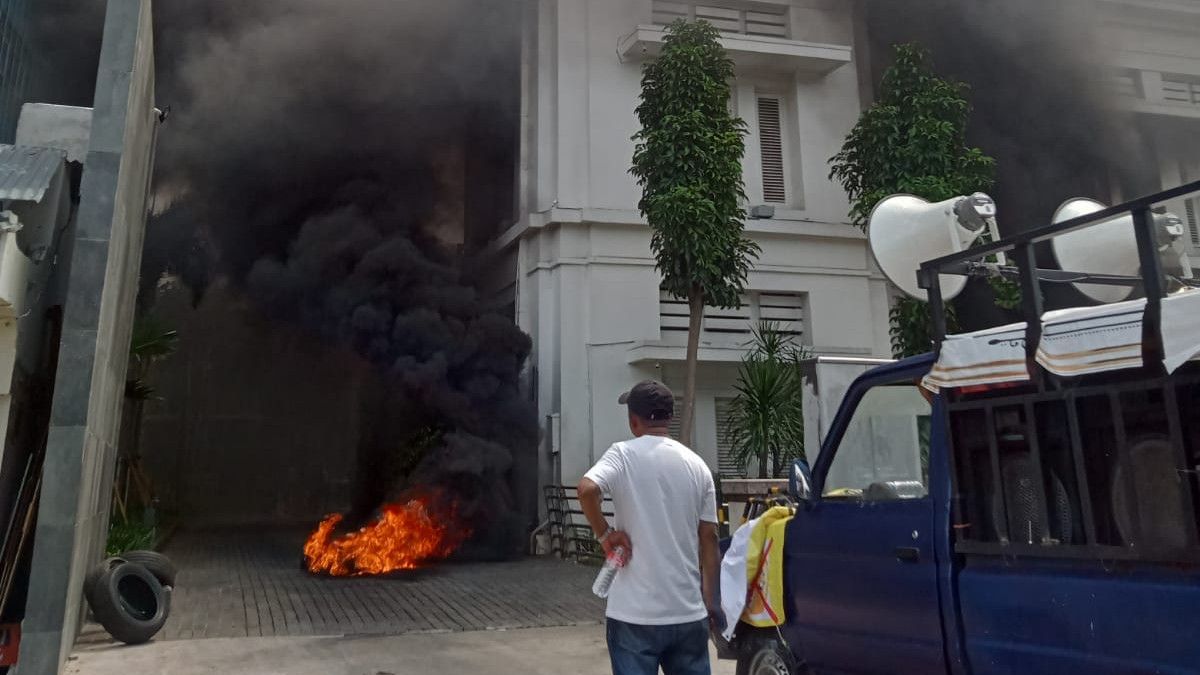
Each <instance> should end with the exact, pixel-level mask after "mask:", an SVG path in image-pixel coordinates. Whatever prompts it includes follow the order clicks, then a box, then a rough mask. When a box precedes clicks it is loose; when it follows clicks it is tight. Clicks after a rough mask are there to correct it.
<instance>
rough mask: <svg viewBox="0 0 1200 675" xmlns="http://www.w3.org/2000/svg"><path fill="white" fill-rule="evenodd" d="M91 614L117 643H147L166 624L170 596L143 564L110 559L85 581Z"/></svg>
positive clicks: (94, 570) (85, 590)
mask: <svg viewBox="0 0 1200 675" xmlns="http://www.w3.org/2000/svg"><path fill="white" fill-rule="evenodd" d="M84 593H85V595H86V597H87V601H88V605H89V606H90V607H91V608H92V614H93V615H94V616H95V617H96V621H97V622H99V624H100V625H101V626H103V627H104V630H106V631H108V634H109V635H111V636H113V638H115V639H116V640H118V641H120V642H124V643H125V644H130V645H136V644H142V643H144V642H148V641H149V640H150V639H151V638H153V637H154V636H155V635H156V634H157V633H158V631H160V630H162V627H163V625H164V624H166V622H167V614H168V613H169V612H170V604H171V593H170V591H169V590H168V589H167V588H164V587H163V585H162V584H161V583H159V581H158V579H157V578H155V576H154V575H153V574H151V573H150V571H149V570H147V569H146V568H145V567H143V566H142V565H139V564H137V563H133V562H129V561H127V560H124V559H122V558H109V559H108V560H105V561H104V562H103V563H101V564H100V565H99V566H97V567H96V568H95V569H93V570H92V571H91V572H90V573H89V574H88V576H87V579H86V580H85V581H84Z"/></svg>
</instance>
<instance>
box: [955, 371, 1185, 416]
mask: <svg viewBox="0 0 1200 675" xmlns="http://www.w3.org/2000/svg"><path fill="white" fill-rule="evenodd" d="M1166 382H1174V383H1175V384H1176V385H1178V386H1187V385H1195V384H1200V377H1181V376H1180V375H1179V374H1178V373H1176V374H1174V375H1170V376H1159V377H1154V378H1146V379H1138V380H1134V381H1130V382H1125V383H1121V384H1095V385H1086V386H1079V387H1073V388H1072V389H1071V393H1072V394H1073V395H1074V396H1076V397H1077V398H1084V397H1088V396H1107V395H1108V394H1109V393H1111V392H1113V391H1118V392H1123V393H1124V392H1136V391H1149V390H1151V389H1159V388H1161V387H1162V386H1163V384H1164V383H1166ZM1062 397H1063V393H1062V392H1060V391H1032V392H1026V393H1023V394H1013V395H1009V396H996V397H992V398H980V399H973V400H968V401H953V402H949V403H947V404H946V408H947V409H948V410H949V411H951V412H960V411H964V410H981V409H983V408H987V407H991V406H1005V405H1019V404H1022V403H1024V402H1025V401H1026V400H1030V401H1033V402H1035V403H1037V402H1041V401H1056V400H1060V399H1061V398H1062Z"/></svg>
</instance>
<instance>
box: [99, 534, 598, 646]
mask: <svg viewBox="0 0 1200 675" xmlns="http://www.w3.org/2000/svg"><path fill="white" fill-rule="evenodd" d="M305 534H306V533H305V532H303V531H296V530H290V531H287V530H245V529H243V530H236V531H212V532H181V533H179V534H177V535H176V536H175V537H174V538H173V539H172V540H171V542H170V543H169V544H168V546H167V549H166V551H165V552H166V553H167V554H168V555H170V556H171V558H172V560H173V561H174V562H175V563H176V564H177V565H178V566H179V568H180V575H179V579H178V582H177V588H176V589H175V594H174V597H173V600H172V611H171V618H170V620H169V621H168V622H167V625H166V628H165V629H164V630H163V632H162V633H161V634H160V635H159V638H158V639H160V640H180V639H191V638H214V637H255V636H275V635H278V636H305V635H399V634H403V633H414V632H432V631H468V630H484V629H497V628H532V627H546V626H574V625H582V624H593V623H598V622H600V621H602V620H603V618H604V605H603V601H601V600H599V599H598V598H596V597H595V596H593V595H592V593H591V582H592V579H593V577H594V575H595V569H594V568H589V567H582V566H578V565H574V564H571V563H566V562H561V561H559V560H556V559H542V558H529V559H525V560H521V561H516V562H509V563H470V564H447V565H440V566H436V567H433V568H430V569H426V570H416V571H414V572H412V573H409V574H400V575H396V576H393V577H388V578H378V579H372V578H365V579H330V578H325V577H314V576H312V575H310V574H308V573H307V572H305V571H303V570H302V569H301V567H300V550H301V546H302V544H303V541H304V537H305ZM96 630H98V629H93V630H91V631H89V632H88V634H87V635H85V636H84V641H85V642H87V641H89V639H91V640H96V639H102V638H101V636H99V635H97V634H96Z"/></svg>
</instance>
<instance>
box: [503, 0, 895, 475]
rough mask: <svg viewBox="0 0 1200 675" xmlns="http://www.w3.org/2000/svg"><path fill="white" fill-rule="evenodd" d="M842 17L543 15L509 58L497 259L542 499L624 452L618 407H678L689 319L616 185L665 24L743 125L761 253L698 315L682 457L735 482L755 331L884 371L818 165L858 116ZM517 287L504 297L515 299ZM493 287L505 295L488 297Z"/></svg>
mask: <svg viewBox="0 0 1200 675" xmlns="http://www.w3.org/2000/svg"><path fill="white" fill-rule="evenodd" d="M854 7H855V3H848V2H841V1H833V0H764V1H757V2H742V1H740V0H702V1H700V2H667V1H665V0H557V1H553V0H541V1H540V2H533V3H531V4H530V6H529V10H528V15H527V17H526V36H525V43H524V47H523V59H522V60H523V65H524V68H523V75H522V140H521V151H520V169H521V170H520V172H519V180H518V182H519V186H518V199H517V201H518V205H517V217H516V221H517V222H516V224H515V225H513V226H511V227H509V228H507V229H506V230H505V231H503V232H502V233H500V234H499V235H498V236H497V237H496V239H495V240H494V241H493V244H492V245H493V247H494V248H495V249H496V250H497V251H499V252H501V253H502V256H501V257H502V259H503V261H504V263H503V265H501V271H502V273H501V274H500V277H503V278H505V279H507V280H508V281H509V282H511V283H509V284H508V288H507V291H506V293H507V296H508V297H509V298H511V301H512V303H513V305H514V306H515V313H516V316H517V320H518V322H519V324H520V326H521V327H522V328H523V329H524V330H525V331H527V332H528V333H529V334H530V335H531V336H532V338H533V342H534V356H533V359H532V368H531V369H530V375H531V379H532V382H531V385H532V387H533V389H534V391H535V392H536V396H537V400H538V405H539V411H540V413H541V414H542V415H543V418H544V419H545V431H546V433H545V434H544V437H545V443H544V445H543V448H542V449H541V451H540V458H539V467H538V477H539V482H540V483H541V484H548V483H559V482H565V483H571V482H573V481H575V480H577V479H578V478H579V476H580V475H582V473H583V472H584V471H585V470H586V469H587V468H588V467H589V466H590V464H591V463H592V462H593V461H595V460H596V459H597V458H598V457H599V455H600V454H601V453H602V452H603V451H604V449H605V448H606V447H607V446H608V445H609V444H611V443H612V442H614V441H617V440H620V439H622V438H624V437H627V435H628V426H627V421H626V419H625V413H624V410H623V409H622V408H621V407H619V406H618V405H617V402H616V401H617V396H618V395H619V394H620V392H621V391H623V390H624V389H626V388H627V387H629V386H630V384H632V383H634V382H636V381H639V380H642V379H645V378H658V379H661V380H663V381H664V382H666V383H667V384H668V385H670V386H671V387H673V388H674V389H675V390H676V391H677V392H680V393H681V392H682V390H683V377H684V375H683V360H684V350H685V344H686V336H687V335H686V325H687V307H686V304H684V303H681V302H679V301H677V300H674V299H672V298H670V297H667V296H666V295H664V294H663V293H661V292H660V290H659V286H660V277H659V275H658V273H657V272H656V270H655V268H654V260H653V257H652V255H651V252H650V246H649V240H650V232H649V229H648V227H647V225H646V223H645V221H644V219H643V218H642V217H641V215H640V214H639V212H638V210H637V202H638V199H639V197H640V188H639V187H638V186H637V184H636V183H635V181H634V178H633V176H631V175H630V173H629V167H630V164H631V159H632V156H633V149H634V145H633V142H632V140H631V137H632V136H633V135H634V133H635V132H636V131H637V130H638V122H637V119H636V116H635V113H634V109H635V107H636V105H637V103H638V98H639V94H640V79H641V65H642V63H643V62H644V60H645V59H647V58H652V57H653V56H654V55H655V54H656V53H657V51H658V50H659V48H660V47H661V45H662V42H663V36H664V27H665V26H666V25H667V24H669V23H670V22H671V21H672V20H674V19H675V18H678V17H688V18H703V19H707V20H709V21H710V22H712V23H713V24H714V25H716V26H717V27H718V28H719V29H720V30H721V31H722V33H723V41H724V43H725V47H726V48H727V50H728V52H729V54H730V56H731V57H732V59H733V60H734V62H735V64H736V68H737V75H736V82H735V83H734V96H733V101H731V105H732V107H733V108H734V109H735V110H736V112H737V114H738V115H740V116H741V117H742V118H743V119H745V120H746V121H747V123H748V126H749V135H748V136H747V138H746V155H745V160H744V166H745V185H746V193H747V195H748V197H749V203H748V204H747V208H748V210H750V211H752V212H753V214H754V216H757V217H750V218H748V219H747V221H746V231H747V234H748V236H750V237H751V238H753V239H754V240H755V241H756V242H758V243H759V245H760V246H761V247H762V255H761V257H760V258H759V260H758V261H757V263H756V264H755V266H754V268H753V271H752V273H751V275H750V279H749V283H748V285H747V292H746V295H745V297H744V298H743V300H744V304H743V306H742V308H741V309H739V310H728V311H726V310H714V309H710V310H708V311H707V312H706V316H705V319H704V325H703V335H702V338H701V345H700V365H699V374H698V385H697V393H696V426H695V436H694V438H695V440H694V443H693V445H694V446H695V450H696V451H697V452H698V453H700V454H701V455H702V456H703V457H704V458H705V459H706V460H707V461H708V463H709V465H710V466H711V467H712V468H713V469H714V471H715V472H716V471H719V472H721V473H724V474H730V473H735V472H736V467H734V466H732V464H731V462H729V460H728V457H727V456H726V453H725V449H724V443H723V437H724V434H723V433H722V428H723V426H724V417H725V410H726V409H727V406H728V403H729V401H730V399H731V398H732V396H733V394H734V389H733V387H734V384H735V382H736V371H737V364H738V362H739V360H740V358H741V356H742V354H743V353H744V348H745V345H746V343H747V341H748V340H749V338H750V328H751V326H752V325H753V324H754V323H755V322H756V321H757V320H758V319H760V318H764V319H774V320H776V321H779V322H780V323H781V324H782V325H783V326H785V327H786V328H788V329H789V330H792V331H794V332H795V333H796V335H797V338H798V342H799V343H800V344H803V345H804V346H806V347H807V348H808V349H810V350H811V351H812V352H813V353H814V354H831V355H844V356H887V355H888V354H889V353H890V350H889V346H888V335H887V312H888V306H889V305H888V303H889V291H888V287H887V284H886V281H885V279H884V278H883V277H882V275H880V274H879V272H878V271H877V270H876V269H875V267H874V263H873V261H872V258H871V254H870V251H869V250H868V247H867V242H866V238H865V236H864V235H863V234H862V233H861V232H860V231H859V230H858V229H857V228H855V227H853V226H851V225H849V224H848V222H847V211H848V201H847V198H846V195H845V193H844V191H843V190H842V189H841V187H840V186H839V185H837V184H836V183H834V182H832V181H831V180H830V179H829V178H828V174H829V168H828V160H829V158H830V157H831V156H832V155H834V154H835V153H836V152H837V151H838V149H839V147H840V145H841V143H842V140H843V139H844V137H845V136H846V134H847V133H848V132H849V130H850V129H851V128H852V126H853V125H854V123H855V121H856V120H857V117H858V115H859V112H860V110H861V107H862V103H863V100H862V96H861V87H860V76H859V68H858V61H859V59H858V57H857V54H856V49H855V45H856V43H857V42H858V41H859V40H858V36H857V35H856V26H857V25H860V22H858V21H856V17H855V15H854ZM514 279H515V281H514ZM497 285H503V284H502V283H501V282H498V284H497Z"/></svg>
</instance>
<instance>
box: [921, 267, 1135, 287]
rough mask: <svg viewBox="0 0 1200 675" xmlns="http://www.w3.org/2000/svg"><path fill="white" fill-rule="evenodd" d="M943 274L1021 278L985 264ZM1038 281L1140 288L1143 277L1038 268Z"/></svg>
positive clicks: (1015, 269)
mask: <svg viewBox="0 0 1200 675" xmlns="http://www.w3.org/2000/svg"><path fill="white" fill-rule="evenodd" d="M941 273H942V274H954V275H958V276H964V277H979V278H985V279H986V278H989V277H997V276H998V277H1003V278H1005V279H1017V280H1019V279H1020V278H1021V269H1020V268H1019V267H1015V266H1013V265H995V264H992V263H983V262H973V261H972V262H961V263H955V264H953V265H947V266H946V267H945V268H943V269H942V270H941ZM1037 278H1038V281H1044V282H1047V283H1053V284H1076V283H1082V282H1087V283H1089V284H1096V285H1098V286H1128V287H1132V286H1140V285H1141V284H1142V278H1141V277H1134V276H1128V275H1120V274H1094V273H1092V272H1072V271H1068V270H1050V269H1045V268H1040V267H1039V268H1038V270H1037Z"/></svg>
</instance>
